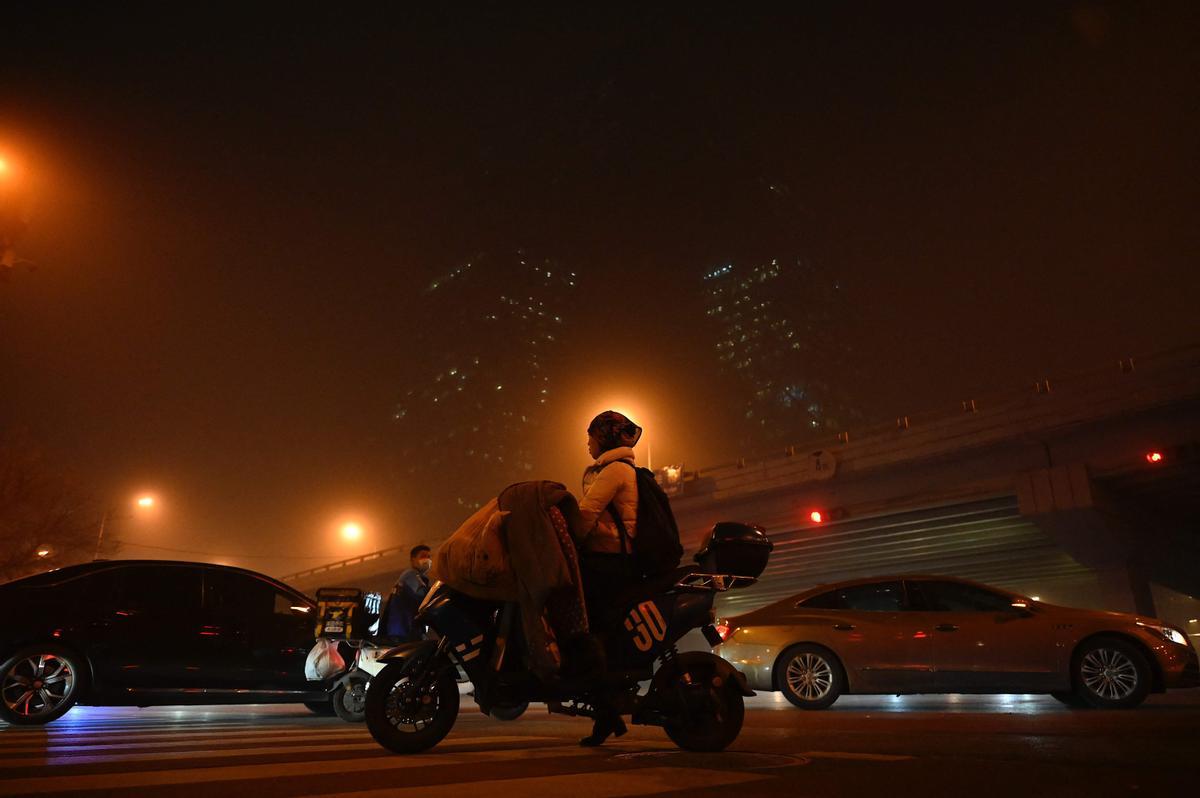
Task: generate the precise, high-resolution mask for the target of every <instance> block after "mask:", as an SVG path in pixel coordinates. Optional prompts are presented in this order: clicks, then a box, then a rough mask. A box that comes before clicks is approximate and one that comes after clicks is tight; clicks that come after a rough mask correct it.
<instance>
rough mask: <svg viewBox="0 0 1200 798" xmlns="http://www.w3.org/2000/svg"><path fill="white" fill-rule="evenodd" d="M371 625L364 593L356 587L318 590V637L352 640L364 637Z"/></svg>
mask: <svg viewBox="0 0 1200 798" xmlns="http://www.w3.org/2000/svg"><path fill="white" fill-rule="evenodd" d="M369 623H370V621H369V620H368V617H367V608H366V607H365V606H364V604H363V592H362V591H361V590H359V589H358V588H356V587H322V588H318V589H317V634H316V636H317V637H327V638H331V639H334V640H351V639H355V638H360V637H363V636H364V635H365V634H366V632H367V626H368V624H369Z"/></svg>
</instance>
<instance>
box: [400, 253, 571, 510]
mask: <svg viewBox="0 0 1200 798" xmlns="http://www.w3.org/2000/svg"><path fill="white" fill-rule="evenodd" d="M576 282H577V278H576V275H575V273H574V272H571V271H569V270H567V269H565V268H564V267H562V266H561V265H560V264H558V263H556V262H555V261H553V260H550V259H547V258H545V257H542V256H535V255H534V254H532V253H530V252H528V251H525V250H514V251H507V252H502V251H494V252H485V253H480V254H477V255H476V256H475V257H472V258H470V259H467V260H464V261H463V262H462V263H461V264H460V265H458V266H457V267H455V268H454V269H453V270H451V271H449V272H447V273H446V274H443V275H442V276H440V277H438V278H437V279H435V280H434V281H432V282H431V283H430V284H429V286H427V287H426V288H425V290H424V294H423V296H422V302H421V312H420V318H419V319H415V320H414V321H415V322H416V323H417V325H418V332H417V334H416V336H415V341H414V344H415V345H414V348H413V350H412V352H411V353H410V355H409V362H410V363H411V364H412V367H411V368H408V369H407V370H406V371H407V372H408V375H407V379H408V380H409V384H408V385H407V387H405V388H404V389H403V390H402V391H401V393H400V396H399V399H398V401H397V402H396V404H395V406H394V408H393V410H392V419H391V420H392V433H393V441H394V443H393V446H392V451H393V454H394V458H395V460H394V467H393V472H394V474H395V476H396V477H397V479H398V481H399V483H400V488H401V492H402V494H403V496H404V498H405V501H406V502H408V503H409V505H410V506H409V507H408V508H407V510H408V512H407V514H408V515H410V516H412V517H415V518H419V519H420V521H421V523H427V524H431V525H433V526H434V527H435V528H434V529H432V530H431V532H430V534H433V533H435V532H437V531H439V529H440V528H441V527H444V526H445V525H447V524H449V525H451V526H450V527H449V528H448V529H446V530H445V531H450V530H451V529H452V528H453V524H454V523H455V522H457V521H461V520H462V519H463V518H465V517H466V515H467V514H469V513H470V512H473V511H474V510H475V509H477V508H478V507H479V506H481V505H482V504H483V503H484V502H486V501H487V500H488V499H489V498H491V497H492V496H494V495H495V494H496V493H497V492H499V491H500V490H501V489H502V488H504V486H505V485H508V484H510V483H512V482H516V481H520V480H524V479H531V478H533V476H534V475H533V470H534V462H533V460H534V457H533V451H532V449H533V443H534V441H535V440H536V437H537V433H538V430H539V427H540V425H541V424H542V423H543V420H544V418H545V409H546V406H547V403H548V402H550V400H551V397H552V396H553V390H554V386H553V383H552V375H551V371H552V369H553V366H554V365H555V363H556V361H558V360H560V359H561V357H562V337H563V331H564V329H566V328H567V327H568V325H567V323H566V316H567V313H568V303H569V300H570V298H571V296H572V294H573V293H574V291H573V289H574V286H575V284H576Z"/></svg>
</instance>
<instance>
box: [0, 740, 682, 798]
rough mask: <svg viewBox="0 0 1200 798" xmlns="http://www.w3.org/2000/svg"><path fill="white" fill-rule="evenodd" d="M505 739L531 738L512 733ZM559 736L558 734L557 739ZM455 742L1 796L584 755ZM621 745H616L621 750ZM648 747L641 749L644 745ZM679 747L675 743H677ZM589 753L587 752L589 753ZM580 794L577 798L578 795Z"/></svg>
mask: <svg viewBox="0 0 1200 798" xmlns="http://www.w3.org/2000/svg"><path fill="white" fill-rule="evenodd" d="M504 739H505V740H512V739H529V738H524V737H523V738H512V737H506V738H504ZM556 739H557V738H556ZM458 742H459V743H460V745H459V747H463V746H469V745H475V744H485V745H487V744H492V743H494V742H495V739H494V738H493V739H492V740H491V741H489V739H488V738H483V737H473V738H463V739H460V740H459V741H458ZM448 747H452V746H451V741H450V740H446V741H443V742H442V743H441V744H440V745H439V746H438V748H437V750H436V751H435V752H433V753H428V754H412V755H408V756H398V755H397V756H391V757H388V756H382V757H380V756H375V757H356V758H352V759H332V760H320V761H314V762H272V763H262V764H242V765H217V766H209V767H204V766H200V767H188V768H176V769H170V770H147V771H118V772H105V773H92V774H81V775H55V776H34V777H26V778H10V779H4V780H0V795H25V794H30V795H34V794H45V793H54V792H66V791H82V792H86V791H92V790H102V791H106V792H112V791H115V790H122V789H131V788H137V787H167V786H171V785H177V784H211V783H220V782H224V781H235V780H237V781H241V780H261V779H273V778H281V777H294V776H327V775H330V774H338V773H351V774H353V773H365V772H370V773H381V772H386V771H390V770H407V769H410V768H417V767H422V766H426V765H429V766H441V767H444V766H454V765H479V764H481V763H486V762H503V761H510V760H513V761H515V760H537V759H560V758H566V757H574V756H580V755H581V753H580V748H579V746H578V745H576V744H574V743H571V744H565V745H555V746H544V747H540V748H524V749H508V750H485V751H462V752H454V751H447V750H445V749H446V748H448ZM615 747H616V746H614V748H615ZM644 747H645V746H644V745H641V746H639V748H644ZM672 747H673V746H672ZM585 755H586V754H585ZM573 798H574V797H573Z"/></svg>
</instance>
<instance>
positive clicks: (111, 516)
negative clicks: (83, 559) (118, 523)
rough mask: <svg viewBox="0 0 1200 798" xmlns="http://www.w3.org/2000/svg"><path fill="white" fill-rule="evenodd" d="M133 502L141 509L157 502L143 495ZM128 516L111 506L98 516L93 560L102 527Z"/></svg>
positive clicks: (97, 554)
mask: <svg viewBox="0 0 1200 798" xmlns="http://www.w3.org/2000/svg"><path fill="white" fill-rule="evenodd" d="M133 503H134V504H136V505H137V506H138V507H139V508H140V509H142V510H149V509H151V508H153V507H154V506H155V505H156V504H157V500H156V499H155V498H154V497H153V496H149V495H145V496H139V497H137V499H135V500H134V502H133ZM130 517H132V516H129V515H117V513H116V508H113V507H109V508H108V509H106V510H105V511H104V515H102V516H100V529H99V531H98V532H97V533H96V553H95V555H94V556H93V557H92V559H93V560H98V559H100V546H101V544H102V543H103V542H104V528H105V527H106V526H107V525H108V522H109V521H110V520H114V521H115V520H117V519H118V518H130ZM39 556H41V555H39Z"/></svg>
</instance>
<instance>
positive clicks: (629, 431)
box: [587, 410, 642, 452]
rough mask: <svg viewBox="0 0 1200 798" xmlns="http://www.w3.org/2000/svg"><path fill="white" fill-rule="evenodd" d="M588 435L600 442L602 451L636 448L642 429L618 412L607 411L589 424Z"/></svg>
mask: <svg viewBox="0 0 1200 798" xmlns="http://www.w3.org/2000/svg"><path fill="white" fill-rule="evenodd" d="M587 431H588V435H591V436H592V437H594V438H595V439H596V440H598V441H599V442H600V451H601V452H607V451H609V450H610V449H619V448H620V447H622V446H636V445H637V442H638V439H640V438H641V437H642V428H641V427H639V426H638V425H637V424H634V423H633V422H632V421H630V420H629V419H628V418H626V417H625V416H623V415H621V414H620V413H618V412H617V411H616V410H605V411H604V412H603V413H601V414H600V415H598V416H596V417H595V418H593V419H592V423H591V424H588V428H587Z"/></svg>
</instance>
